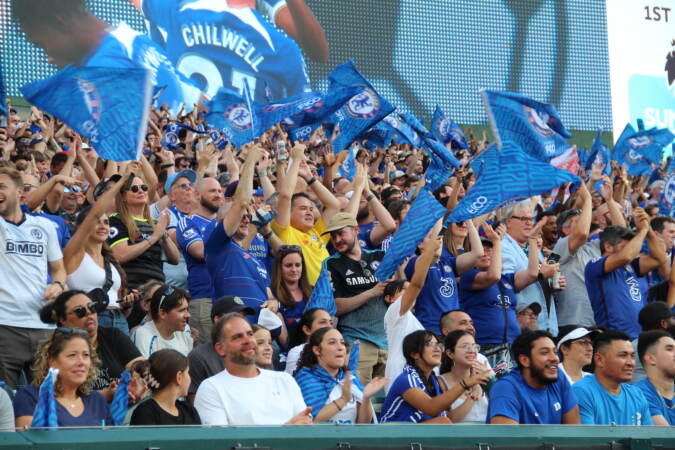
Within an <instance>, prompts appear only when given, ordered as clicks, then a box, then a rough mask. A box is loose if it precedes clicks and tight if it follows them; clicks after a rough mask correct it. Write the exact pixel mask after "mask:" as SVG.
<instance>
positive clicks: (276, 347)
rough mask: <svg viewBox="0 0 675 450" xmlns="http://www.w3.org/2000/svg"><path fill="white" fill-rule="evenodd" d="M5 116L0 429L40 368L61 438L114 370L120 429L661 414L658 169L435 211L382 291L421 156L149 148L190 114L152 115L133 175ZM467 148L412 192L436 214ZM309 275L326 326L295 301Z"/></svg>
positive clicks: (673, 291) (305, 145)
mask: <svg viewBox="0 0 675 450" xmlns="http://www.w3.org/2000/svg"><path fill="white" fill-rule="evenodd" d="M9 111H10V115H9V117H8V121H7V126H6V127H2V128H0V148H1V149H2V154H1V160H0V245H1V248H0V262H1V264H0V265H1V268H0V342H1V343H2V345H0V380H1V381H2V382H4V383H5V386H4V388H5V389H4V390H0V428H1V429H4V430H14V429H15V427H16V429H25V428H26V427H30V426H31V423H32V421H33V416H34V414H36V405H38V403H39V399H38V397H39V387H40V385H41V384H42V383H43V381H45V378H46V377H47V376H48V374H49V373H50V368H52V369H58V376H57V379H56V382H55V387H54V392H55V394H54V396H55V398H56V412H57V419H58V424H59V426H99V425H101V424H102V423H108V424H109V423H111V422H110V420H111V419H110V415H111V408H110V402H111V401H112V399H113V397H114V394H115V391H116V389H117V387H118V384H119V379H120V377H121V376H122V374H123V373H124V372H125V370H128V371H129V373H130V374H131V381H130V382H129V384H128V397H129V399H128V404H129V409H128V411H127V418H126V422H125V423H128V424H131V425H188V424H209V425H278V424H312V423H321V422H330V423H344V424H352V423H373V422H378V423H395V422H413V423H460V422H473V423H488V424H490V423H492V424H579V423H581V424H616V425H660V426H667V425H674V424H675V410H674V404H673V390H674V383H675V340H674V339H673V335H674V333H675V318H674V317H673V307H674V306H675V271H672V270H671V266H672V259H673V258H672V257H673V243H674V239H675V220H673V218H671V217H668V216H664V215H661V214H660V213H659V210H658V199H659V194H660V192H661V190H662V189H663V188H664V182H663V181H662V178H663V172H664V171H665V167H666V163H664V164H663V165H662V167H660V168H658V169H657V170H656V171H655V175H654V176H653V177H652V179H650V177H647V176H643V177H632V176H629V175H627V174H626V171H625V169H624V168H622V167H620V166H618V165H617V164H614V163H612V168H611V174H610V175H603V173H602V168H601V167H597V166H593V168H592V170H589V171H586V170H584V169H583V168H582V169H580V172H581V173H580V174H579V175H580V176H581V178H582V179H583V180H584V181H585V184H583V183H582V184H581V186H580V187H579V188H577V189H575V190H572V189H571V188H570V186H568V185H565V186H562V187H561V188H560V189H559V190H558V191H557V192H555V193H552V194H548V195H541V196H538V197H533V198H530V199H526V200H523V201H519V202H517V203H513V204H511V205H509V206H507V207H504V208H502V209H500V210H497V211H494V212H492V213H490V214H488V215H486V216H482V217H479V218H476V219H474V220H470V221H465V222H459V223H451V224H450V225H449V226H447V227H443V226H442V223H443V220H440V221H439V222H438V224H437V225H436V226H434V228H432V230H431V231H430V232H429V233H428V235H427V237H426V238H425V239H424V240H423V241H422V242H421V243H420V244H419V246H418V250H417V251H416V252H415V254H411V255H410V257H409V259H408V260H407V261H406V262H404V264H403V265H402V266H401V267H400V268H399V269H398V270H397V272H396V274H395V275H394V276H393V277H392V278H391V279H389V280H386V281H383V282H380V281H378V280H377V279H376V277H375V275H374V274H375V271H376V270H377V268H378V266H379V264H380V262H381V261H382V259H383V257H384V255H385V252H387V250H388V249H389V248H390V245H391V242H392V236H393V235H394V234H395V233H396V231H397V230H398V229H399V227H400V226H401V224H402V222H403V221H404V220H405V218H406V215H407V213H408V211H409V210H410V205H411V202H412V201H413V200H414V198H415V196H416V194H417V193H419V192H420V189H421V187H422V186H423V184H424V183H425V178H424V176H423V174H424V172H425V170H426V168H427V167H428V165H429V157H428V155H426V154H425V151H424V150H421V149H418V148H414V147H413V146H412V145H410V144H402V143H392V144H391V145H390V146H389V147H388V148H374V149H373V150H372V151H371V150H368V149H367V145H366V144H367V143H366V142H363V141H361V142H357V143H356V144H355V145H359V146H360V147H359V150H358V153H357V155H356V162H357V169H356V173H355V175H354V177H353V179H352V180H351V181H350V180H349V179H348V178H345V177H342V176H339V175H338V168H339V167H340V166H341V164H342V163H343V161H344V159H345V158H346V157H347V153H348V152H347V151H343V152H340V153H338V154H335V153H334V152H333V150H332V142H333V139H335V136H336V134H337V132H336V133H334V134H333V135H332V136H331V138H326V137H325V135H324V130H323V128H322V127H319V128H318V130H317V131H316V132H315V133H314V134H313V135H312V136H311V137H310V138H308V139H307V140H306V141H298V142H291V141H290V139H289V138H288V136H287V134H286V132H285V131H284V128H283V127H282V126H280V125H276V126H274V127H273V128H271V129H270V130H269V131H267V132H266V133H264V134H263V136H262V137H260V138H259V139H257V140H256V141H254V142H251V143H249V144H246V145H244V146H243V147H242V148H241V149H234V148H232V146H231V145H229V144H228V145H227V146H226V147H225V148H224V149H223V150H218V149H217V148H216V146H215V143H213V142H209V141H208V136H204V135H200V134H198V133H195V132H193V131H190V130H189V129H187V128H180V130H179V132H178V143H177V145H176V147H175V149H174V150H169V149H167V148H165V146H164V145H163V142H164V141H163V137H164V133H165V130H166V128H167V126H169V125H170V124H172V123H182V124H186V125H189V127H191V128H193V129H198V128H199V125H200V124H202V121H203V119H202V117H201V116H200V114H199V108H195V109H194V110H193V111H192V112H191V113H189V114H183V113H182V112H179V113H178V115H177V116H173V115H172V114H171V113H170V112H169V111H168V108H165V107H162V108H159V109H155V108H152V112H151V117H150V119H149V124H148V129H147V135H146V139H145V147H146V148H145V150H144V151H143V154H142V156H141V157H140V160H139V161H132V162H127V163H116V162H114V161H110V160H103V159H101V158H100V157H99V156H98V155H97V153H96V151H95V150H94V148H92V147H91V146H90V145H88V144H87V143H86V142H83V140H82V139H81V138H80V137H79V136H78V135H77V134H76V133H74V132H73V131H72V130H70V129H69V128H68V127H67V126H65V125H64V124H63V123H62V122H60V121H59V120H57V119H55V118H53V117H50V116H49V115H47V114H45V113H42V112H41V111H39V110H38V109H37V108H33V109H32V111H31V115H30V117H24V118H21V117H19V115H18V114H17V111H16V110H15V109H14V108H12V107H11V105H10V107H9ZM469 137H470V139H469V141H468V148H467V149H457V148H451V146H450V144H448V148H449V149H451V150H452V151H453V152H454V153H455V155H456V156H457V159H459V160H460V161H462V162H463V166H462V168H461V169H458V170H456V171H455V172H454V174H453V176H452V177H450V178H449V179H448V181H447V183H445V184H444V185H443V186H442V187H441V188H439V189H437V190H435V191H434V192H433V194H434V196H435V198H436V199H437V200H438V201H439V202H440V203H441V204H442V205H443V206H445V207H446V208H447V211H448V213H449V212H451V211H452V210H453V208H455V206H456V205H457V204H458V202H459V201H460V200H461V198H462V197H463V196H464V195H465V194H466V192H467V191H468V190H470V189H471V187H472V184H473V183H474V182H475V179H476V174H475V173H473V172H472V170H471V168H470V165H469V164H468V162H469V160H470V158H471V157H472V156H473V155H475V154H477V153H478V152H480V151H481V150H483V149H485V148H486V147H487V145H488V142H486V140H485V137H483V139H476V138H475V137H474V136H473V135H472V134H471V133H469ZM586 172H587V173H586ZM322 270H325V271H327V272H328V274H329V276H330V282H331V284H332V289H333V294H334V302H335V307H336V313H335V314H334V315H332V314H330V313H329V312H328V311H326V310H325V309H322V308H316V307H313V305H312V304H310V302H309V301H310V298H311V296H312V289H313V287H314V285H315V284H316V283H317V280H318V279H319V277H320V274H321V272H322ZM308 306H309V307H308ZM357 342H358V361H356V363H355V364H349V359H350V353H351V350H352V349H353V348H354V346H355V343H357ZM270 400H272V401H270Z"/></svg>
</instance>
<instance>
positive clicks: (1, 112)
mask: <svg viewBox="0 0 675 450" xmlns="http://www.w3.org/2000/svg"><path fill="white" fill-rule="evenodd" d="M0 116H5V117H9V111H7V89H6V88H5V77H4V76H3V75H2V58H1V57H0Z"/></svg>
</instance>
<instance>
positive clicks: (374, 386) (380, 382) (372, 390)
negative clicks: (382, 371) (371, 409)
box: [363, 377, 389, 398]
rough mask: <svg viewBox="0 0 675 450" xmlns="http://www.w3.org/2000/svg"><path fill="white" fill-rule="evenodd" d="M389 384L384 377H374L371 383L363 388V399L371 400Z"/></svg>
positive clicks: (387, 379)
mask: <svg viewBox="0 0 675 450" xmlns="http://www.w3.org/2000/svg"><path fill="white" fill-rule="evenodd" d="M387 383H389V378H385V377H375V378H373V379H372V381H371V382H370V383H368V384H366V386H365V387H364V388H363V397H364V398H373V397H375V395H376V394H377V393H378V392H380V391H381V390H382V389H384V387H385V386H386V385H387Z"/></svg>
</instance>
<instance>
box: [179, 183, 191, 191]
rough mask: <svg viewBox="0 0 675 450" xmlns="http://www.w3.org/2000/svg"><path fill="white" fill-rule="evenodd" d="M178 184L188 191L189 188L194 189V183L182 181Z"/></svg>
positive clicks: (180, 187)
mask: <svg viewBox="0 0 675 450" xmlns="http://www.w3.org/2000/svg"><path fill="white" fill-rule="evenodd" d="M176 186H178V188H179V189H181V190H183V191H187V190H189V189H192V187H193V185H192V183H181V184H177V185H176Z"/></svg>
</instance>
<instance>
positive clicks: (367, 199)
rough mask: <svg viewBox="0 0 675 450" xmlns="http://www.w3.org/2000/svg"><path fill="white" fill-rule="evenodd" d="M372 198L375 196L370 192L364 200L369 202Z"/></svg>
mask: <svg viewBox="0 0 675 450" xmlns="http://www.w3.org/2000/svg"><path fill="white" fill-rule="evenodd" d="M374 198H375V194H370V195H369V196H368V197H366V201H367V202H369V201H371V200H372V199H374Z"/></svg>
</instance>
